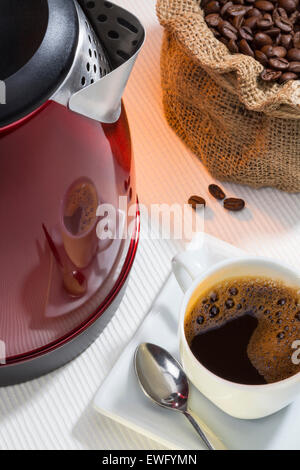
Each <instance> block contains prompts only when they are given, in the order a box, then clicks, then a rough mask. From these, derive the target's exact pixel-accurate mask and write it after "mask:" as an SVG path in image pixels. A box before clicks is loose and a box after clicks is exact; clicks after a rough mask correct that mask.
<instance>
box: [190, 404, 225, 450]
mask: <svg viewBox="0 0 300 470" xmlns="http://www.w3.org/2000/svg"><path fill="white" fill-rule="evenodd" d="M183 414H184V416H185V417H186V418H187V419H188V420H189V422H190V423H191V424H192V426H193V427H194V428H195V430H196V431H197V433H198V434H199V436H200V437H201V439H202V440H203V442H204V444H205V445H206V447H207V448H208V450H226V447H225V445H224V444H223V442H222V441H221V440H220V439H219V438H218V437H217V436H216V435H215V434H214V433H213V432H212V431H211V430H210V429H209V428H208V427H207V425H206V424H205V423H203V421H201V420H200V418H199V417H198V416H197V415H195V413H194V412H193V411H191V410H187V411H184V412H183Z"/></svg>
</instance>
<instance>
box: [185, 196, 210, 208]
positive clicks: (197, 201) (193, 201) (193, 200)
mask: <svg viewBox="0 0 300 470" xmlns="http://www.w3.org/2000/svg"><path fill="white" fill-rule="evenodd" d="M188 203H189V205H190V206H192V208H193V209H197V206H204V207H205V205H206V202H205V199H203V197H201V196H191V197H190V198H189V200H188Z"/></svg>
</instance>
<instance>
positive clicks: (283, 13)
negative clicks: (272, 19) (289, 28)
mask: <svg viewBox="0 0 300 470" xmlns="http://www.w3.org/2000/svg"><path fill="white" fill-rule="evenodd" d="M275 11H276V10H275ZM277 13H278V15H279V17H281V18H284V19H285V20H287V19H288V14H287V12H286V11H285V9H284V8H277Z"/></svg>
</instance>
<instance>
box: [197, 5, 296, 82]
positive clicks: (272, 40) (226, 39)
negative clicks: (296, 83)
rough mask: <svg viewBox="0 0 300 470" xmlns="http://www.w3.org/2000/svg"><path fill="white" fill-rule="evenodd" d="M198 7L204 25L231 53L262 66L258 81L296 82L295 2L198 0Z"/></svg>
mask: <svg viewBox="0 0 300 470" xmlns="http://www.w3.org/2000/svg"><path fill="white" fill-rule="evenodd" d="M201 6H202V8H203V10H204V17H205V21H206V23H207V25H208V26H209V28H210V29H211V30H212V31H213V33H214V35H215V37H216V38H217V39H219V40H220V41H221V42H223V43H224V44H225V45H226V46H227V47H228V49H229V51H230V52H231V53H242V54H246V55H249V56H251V57H253V58H255V59H256V60H258V62H260V63H261V64H262V65H263V67H264V70H263V71H262V72H261V75H260V77H261V79H262V80H264V81H267V82H272V81H277V82H279V83H285V82H287V81H289V80H297V79H299V77H300V6H299V0H278V1H269V0H256V1H255V0H233V1H229V0H202V2H201Z"/></svg>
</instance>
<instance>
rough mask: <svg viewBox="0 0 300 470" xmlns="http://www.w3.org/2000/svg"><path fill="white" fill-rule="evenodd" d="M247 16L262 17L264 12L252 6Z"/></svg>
mask: <svg viewBox="0 0 300 470" xmlns="http://www.w3.org/2000/svg"><path fill="white" fill-rule="evenodd" d="M248 3H249V2H248ZM245 16H246V18H251V17H253V16H254V17H256V18H261V17H262V12H261V11H260V10H258V9H257V8H251V9H250V10H248V11H247V13H246V15H245Z"/></svg>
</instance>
